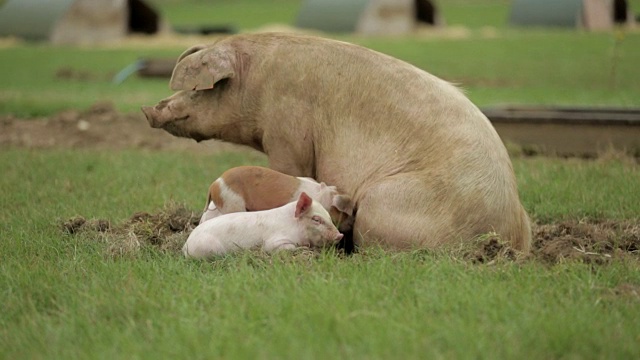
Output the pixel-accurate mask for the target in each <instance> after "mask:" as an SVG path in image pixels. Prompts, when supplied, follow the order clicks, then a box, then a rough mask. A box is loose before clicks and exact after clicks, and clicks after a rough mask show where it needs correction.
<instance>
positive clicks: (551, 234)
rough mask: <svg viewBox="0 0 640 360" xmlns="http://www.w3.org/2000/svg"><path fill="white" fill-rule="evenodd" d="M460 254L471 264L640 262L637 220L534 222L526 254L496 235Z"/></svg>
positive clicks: (639, 229) (639, 230) (481, 240)
mask: <svg viewBox="0 0 640 360" xmlns="http://www.w3.org/2000/svg"><path fill="white" fill-rule="evenodd" d="M463 257H464V258H465V259H467V260H469V261H471V262H474V263H493V262H496V261H501V260H516V261H530V260H532V261H538V262H541V263H545V264H557V263H560V262H566V261H579V262H583V263H587V264H594V265H604V264H608V263H610V262H611V261H613V260H624V259H631V260H635V261H640V223H638V222H634V221H611V220H606V221H599V220H583V221H562V222H558V223H552V224H543V225H540V224H534V225H533V239H532V246H531V252H530V253H529V254H527V255H522V254H519V253H518V252H517V251H515V250H514V249H512V248H510V247H509V245H508V244H505V243H504V242H502V241H501V239H500V238H498V237H496V236H487V237H485V238H481V239H479V240H478V241H477V242H476V243H475V244H474V246H473V247H472V248H471V249H468V250H465V251H464V252H463Z"/></svg>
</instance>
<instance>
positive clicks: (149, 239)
mask: <svg viewBox="0 0 640 360" xmlns="http://www.w3.org/2000/svg"><path fill="white" fill-rule="evenodd" d="M200 215H201V214H200V213H199V212H197V211H192V210H190V209H188V208H187V207H185V206H184V205H181V204H177V203H169V204H167V205H165V206H164V208H163V209H161V210H159V211H158V212H157V213H154V214H150V213H146V212H139V213H135V214H132V215H131V216H130V217H129V218H128V219H126V220H124V221H122V222H121V223H116V224H114V223H112V222H110V221H109V220H104V219H85V218H84V217H82V216H76V217H73V218H70V219H68V220H65V221H61V222H60V229H61V231H63V232H64V233H66V234H69V235H70V236H81V237H83V238H85V239H87V240H89V241H102V242H105V243H106V244H107V246H106V250H105V251H106V252H107V255H108V256H114V257H120V256H135V255H136V254H137V253H139V252H140V250H142V249H144V248H145V247H151V248H155V249H158V250H160V251H163V252H167V253H171V254H175V255H181V249H182V245H183V244H184V243H185V241H186V240H187V237H188V236H189V234H190V233H191V231H192V230H193V229H194V228H195V227H196V226H197V224H198V221H199V219H200ZM452 254H453V256H455V257H457V258H461V259H463V260H465V261H468V262H470V263H474V264H486V265H491V264H495V263H497V262H504V261H509V262H527V261H536V262H540V263H543V264H547V265H553V264H558V263H562V262H569V261H577V262H582V263H586V264H592V265H606V264H608V263H610V262H612V261H615V260H630V261H640V223H638V222H632V221H621V222H617V221H598V220H584V221H562V222H559V223H553V224H544V225H539V224H534V225H533V243H532V248H531V252H530V253H529V254H526V255H524V254H522V253H520V252H518V251H517V250H514V249H513V248H511V247H510V246H509V245H508V244H506V243H505V242H504V241H502V240H501V239H500V238H499V237H498V236H496V235H495V234H487V235H485V236H482V237H480V238H478V239H477V240H476V241H474V242H472V243H470V244H466V245H465V246H464V248H462V249H456V250H453V251H452ZM305 256H306V255H305ZM619 290H620V292H621V293H632V295H633V294H637V292H638V288H633V289H619Z"/></svg>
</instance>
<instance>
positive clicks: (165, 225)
mask: <svg viewBox="0 0 640 360" xmlns="http://www.w3.org/2000/svg"><path fill="white" fill-rule="evenodd" d="M200 215H201V214H200V213H196V212H194V211H191V210H189V209H187V208H186V207H185V206H184V205H181V204H177V203H168V204H167V205H165V206H164V208H163V209H162V210H160V211H159V212H157V213H155V214H149V213H147V212H138V213H135V214H133V215H131V217H129V218H128V219H126V220H125V221H123V222H122V223H119V224H114V225H112V224H111V222H110V221H108V220H102V219H90V220H87V219H85V218H84V217H82V216H76V217H73V218H71V219H68V220H65V221H63V222H62V223H61V224H60V228H61V230H62V231H63V232H65V233H67V234H70V235H74V236H75V235H79V236H81V237H83V238H85V239H87V240H90V241H102V242H105V243H106V244H107V247H106V250H105V251H106V252H107V255H108V256H110V257H123V256H125V257H132V256H135V255H136V254H137V253H138V252H139V251H140V250H141V249H143V248H144V247H148V246H152V247H155V248H157V249H159V250H161V251H164V252H170V253H175V254H179V253H180V250H181V249H182V245H183V244H184V242H185V241H186V240H187V237H188V236H189V234H190V233H191V231H192V230H193V229H194V228H195V226H196V225H197V224H198V221H199V220H200Z"/></svg>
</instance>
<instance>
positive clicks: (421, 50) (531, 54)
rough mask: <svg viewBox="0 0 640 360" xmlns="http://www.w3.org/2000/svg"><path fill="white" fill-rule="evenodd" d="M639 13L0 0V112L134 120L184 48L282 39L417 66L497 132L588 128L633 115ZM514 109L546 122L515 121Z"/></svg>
mask: <svg viewBox="0 0 640 360" xmlns="http://www.w3.org/2000/svg"><path fill="white" fill-rule="evenodd" d="M638 11H640V0H512V1H509V0H447V1H445V0H350V1H342V0H274V1H269V2H266V1H259V0H216V1H205V0H109V1H107V0H57V1H47V0H4V1H0V66H2V69H3V74H2V75H1V76H2V82H1V84H0V114H3V115H6V116H9V115H10V116H13V117H17V118H26V119H29V118H33V117H38V116H50V115H52V114H56V113H59V112H61V111H66V110H68V109H87V108H89V107H91V106H92V105H94V104H105V103H107V104H110V105H109V106H110V107H112V108H113V109H115V110H116V111H120V112H125V113H128V112H134V113H136V112H139V108H140V106H141V105H151V104H154V103H156V102H157V101H158V100H159V99H161V98H164V97H166V96H168V95H170V94H171V92H170V91H169V89H168V79H169V76H170V74H171V70H172V68H173V65H174V63H175V59H176V58H177V57H178V55H179V54H180V53H181V52H182V51H184V50H185V49H186V48H188V47H190V46H192V45H194V44H198V43H211V42H214V41H216V39H218V38H219V37H221V36H227V35H228V34H232V33H239V32H256V31H287V32H299V33H305V34H312V35H318V36H324V37H330V38H336V39H341V40H345V41H350V42H354V43H357V44H360V45H363V46H366V47H369V48H372V49H374V50H377V51H381V52H383V53H387V54H390V55H392V56H395V57H397V58H400V59H402V60H405V61H407V62H409V63H411V64H414V65H416V66H418V67H420V68H422V69H425V70H426V71H428V72H430V73H432V74H434V75H436V76H438V77H441V78H443V79H445V80H448V81H451V82H453V83H455V84H457V85H459V86H460V87H461V88H463V89H464V90H465V91H466V93H467V95H468V96H469V97H470V98H471V100H472V101H474V102H475V103H476V104H478V105H479V106H480V107H481V108H482V109H483V110H484V109H486V110H487V114H488V115H491V116H490V118H491V120H492V121H494V124H498V123H499V122H500V121H502V122H503V123H504V122H507V123H513V121H514V119H518V118H522V117H525V118H526V117H529V118H531V117H533V118H535V119H537V120H535V119H534V120H535V121H537V122H538V123H539V122H540V121H541V120H540V116H542V118H543V119H544V118H545V116H546V118H549V117H553V118H560V119H561V121H568V120H566V118H567V117H568V118H570V119H569V120H573V118H576V117H578V118H579V119H583V120H584V119H585V116H583V115H582V113H580V114H578V115H576V113H578V112H580V111H582V112H584V111H583V110H585V108H589V109H590V110H593V108H598V109H605V110H606V111H603V110H599V113H597V114H595V115H594V114H590V115H589V114H587V115H586V118H588V119H591V118H593V117H594V116H595V117H596V120H598V121H604V120H612V121H614V122H613V123H615V124H625V123H629V122H630V121H637V120H638V118H639V117H640V115H639V114H638V112H637V111H635V110H630V109H633V108H635V107H638V106H640V81H638V79H640V69H639V67H638V64H640V30H639V26H638V25H637V24H636V22H637V18H638ZM523 107H524V109H525V110H530V109H531V108H532V107H533V108H534V110H536V111H538V110H541V109H542V110H545V111H551V112H552V114H551V115H549V114H548V113H547V114H546V115H545V114H542V115H540V114H538V113H536V114H533V115H532V114H530V113H525V114H524V115H522V113H521V111H522V110H523ZM496 109H497V110H496ZM589 109H587V110H589ZM494 110H495V111H499V112H498V113H496V112H495V111H494ZM516 110H517V111H520V112H519V113H517V114H515V113H514V111H516ZM491 111H494V112H493V113H491ZM505 111H506V112H507V113H505ZM501 119H502V120H501ZM563 119H564V120H563ZM535 121H534V123H535ZM613 123H612V122H611V121H609V122H608V123H607V124H613ZM495 126H496V127H498V126H500V125H495ZM636 128H637V127H636ZM498 130H499V132H501V135H503V132H504V131H506V130H501V129H498ZM530 130H531V129H525V130H523V131H525V132H529V133H530ZM509 131H510V130H509ZM510 136H511V137H512V138H514V139H515V140H517V141H522V139H516V138H517V137H518V136H519V135H518V136H517V135H515V134H511V135H510ZM541 136H542V137H544V136H546V135H544V134H543V135H541ZM616 136H617V135H607V138H606V139H605V141H606V142H611V141H612V139H613V137H616ZM562 138H563V136H561V137H560V139H562ZM536 141H539V140H536ZM589 141H590V142H592V141H595V140H593V139H592V140H589ZM615 141H616V142H617V141H621V140H618V139H617V138H616V139H615ZM636 142H637V141H636ZM636 142H633V141H632V142H631V143H629V142H625V143H624V146H632V147H633V146H636V145H637V144H636ZM634 144H635V145H634ZM585 146H587V147H589V146H591V145H589V144H586V145H583V146H582V147H583V148H584V147H585ZM638 146H640V145H638ZM581 151H582V150H581Z"/></svg>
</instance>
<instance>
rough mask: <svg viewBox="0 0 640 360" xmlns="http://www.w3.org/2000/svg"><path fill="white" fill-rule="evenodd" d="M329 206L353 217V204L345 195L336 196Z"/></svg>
mask: <svg viewBox="0 0 640 360" xmlns="http://www.w3.org/2000/svg"><path fill="white" fill-rule="evenodd" d="M331 206H333V207H335V208H336V209H338V211H340V212H343V213H345V214H347V215H349V216H353V202H352V201H351V198H350V197H348V196H347V195H336V196H334V197H333V199H332V201H331Z"/></svg>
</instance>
